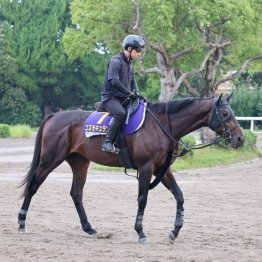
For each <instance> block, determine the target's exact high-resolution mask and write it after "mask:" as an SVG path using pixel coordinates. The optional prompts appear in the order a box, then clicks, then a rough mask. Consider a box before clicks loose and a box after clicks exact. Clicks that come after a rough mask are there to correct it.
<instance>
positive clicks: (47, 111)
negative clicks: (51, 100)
mask: <svg viewBox="0 0 262 262" xmlns="http://www.w3.org/2000/svg"><path fill="white" fill-rule="evenodd" d="M51 113H52V110H51V105H50V104H45V105H44V117H46V116H48V115H50V114H51Z"/></svg>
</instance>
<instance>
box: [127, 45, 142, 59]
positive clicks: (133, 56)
mask: <svg viewBox="0 0 262 262" xmlns="http://www.w3.org/2000/svg"><path fill="white" fill-rule="evenodd" d="M131 50H132V51H131ZM130 51H131V53H130ZM141 51H142V50H141V49H132V48H131V47H128V49H127V50H125V54H126V56H127V57H128V59H130V58H131V59H137V58H140V57H141V53H142V52H141Z"/></svg>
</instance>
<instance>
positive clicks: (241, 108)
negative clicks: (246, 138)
mask: <svg viewBox="0 0 262 262" xmlns="http://www.w3.org/2000/svg"><path fill="white" fill-rule="evenodd" d="M230 104H231V107H232V109H233V111H234V112H235V115H236V116H261V115H262V87H258V86H257V87H252V88H249V87H248V86H247V85H244V84H241V85H239V86H238V88H237V89H236V90H235V91H234V95H233V97H232V99H231V100H230ZM241 126H243V127H244V128H249V126H250V121H241ZM256 127H260V128H261V127H262V123H261V121H257V122H256Z"/></svg>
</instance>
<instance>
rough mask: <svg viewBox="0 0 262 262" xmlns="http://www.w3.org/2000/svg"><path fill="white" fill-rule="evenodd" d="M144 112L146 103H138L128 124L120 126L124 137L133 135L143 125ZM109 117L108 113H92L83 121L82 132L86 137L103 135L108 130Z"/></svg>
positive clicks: (142, 101) (141, 101)
mask: <svg viewBox="0 0 262 262" xmlns="http://www.w3.org/2000/svg"><path fill="white" fill-rule="evenodd" d="M145 112H146V102H144V100H140V101H139V106H138V108H137V110H136V111H135V112H134V113H133V114H132V115H131V116H130V118H129V121H128V124H124V125H123V126H122V132H123V134H124V135H130V134H133V133H134V132H135V131H137V130H138V129H139V128H140V127H141V126H142V124H143V122H144V119H145ZM111 118H112V117H111V115H110V114H109V113H108V112H97V111H95V112H93V113H92V114H91V115H90V116H89V117H88V118H87V119H86V121H85V124H84V128H83V129H84V132H85V136H86V137H91V136H99V135H105V134H106V133H107V130H108V125H109V122H110V120H111Z"/></svg>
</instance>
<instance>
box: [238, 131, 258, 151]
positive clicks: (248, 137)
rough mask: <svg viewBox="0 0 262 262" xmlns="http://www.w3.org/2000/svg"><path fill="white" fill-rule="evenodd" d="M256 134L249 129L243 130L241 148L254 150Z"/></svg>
mask: <svg viewBox="0 0 262 262" xmlns="http://www.w3.org/2000/svg"><path fill="white" fill-rule="evenodd" d="M256 143H257V135H256V134H255V133H253V132H251V131H250V130H244V144H243V146H242V148H241V149H242V150H243V151H246V150H256V148H257V147H256Z"/></svg>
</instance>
